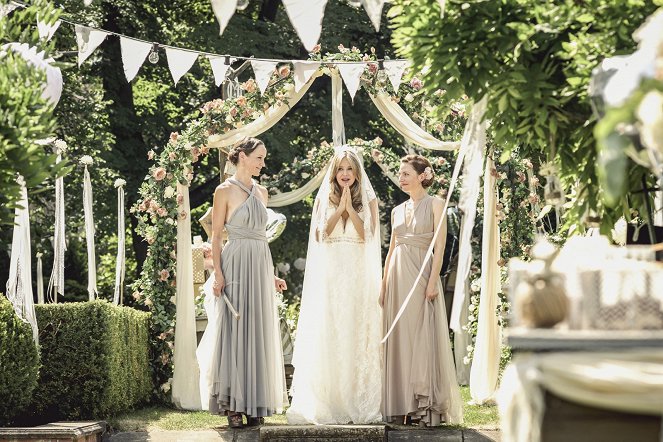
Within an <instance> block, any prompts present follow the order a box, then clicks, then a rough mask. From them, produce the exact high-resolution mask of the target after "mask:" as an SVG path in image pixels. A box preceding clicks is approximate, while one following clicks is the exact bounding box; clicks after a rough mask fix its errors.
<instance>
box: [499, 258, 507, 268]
mask: <svg viewBox="0 0 663 442" xmlns="http://www.w3.org/2000/svg"><path fill="white" fill-rule="evenodd" d="M497 265H498V266H500V267H504V266H505V265H506V259H504V258H500V259H499V260H498V261H497Z"/></svg>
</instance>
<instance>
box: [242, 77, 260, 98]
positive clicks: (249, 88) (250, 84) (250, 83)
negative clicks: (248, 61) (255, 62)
mask: <svg viewBox="0 0 663 442" xmlns="http://www.w3.org/2000/svg"><path fill="white" fill-rule="evenodd" d="M242 89H244V90H245V91H246V92H248V93H249V94H251V93H253V92H255V91H256V89H257V85H256V82H255V80H254V79H253V78H250V79H249V80H247V81H245V82H244V83H242Z"/></svg>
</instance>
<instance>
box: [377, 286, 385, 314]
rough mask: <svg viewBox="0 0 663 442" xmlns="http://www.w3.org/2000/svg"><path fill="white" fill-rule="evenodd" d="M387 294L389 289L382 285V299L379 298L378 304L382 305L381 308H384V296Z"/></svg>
mask: <svg viewBox="0 0 663 442" xmlns="http://www.w3.org/2000/svg"><path fill="white" fill-rule="evenodd" d="M386 292H387V288H386V287H385V286H384V284H382V286H381V287H380V297H379V298H378V304H380V307H382V308H384V295H385V293H386Z"/></svg>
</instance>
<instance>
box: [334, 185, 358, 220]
mask: <svg viewBox="0 0 663 442" xmlns="http://www.w3.org/2000/svg"><path fill="white" fill-rule="evenodd" d="M337 210H338V212H339V213H340V214H343V213H344V212H348V214H350V213H352V212H353V211H354V207H352V195H351V193H350V187H348V186H344V187H343V190H342V191H341V200H340V201H339V203H338V209H337Z"/></svg>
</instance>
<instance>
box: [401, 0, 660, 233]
mask: <svg viewBox="0 0 663 442" xmlns="http://www.w3.org/2000/svg"><path fill="white" fill-rule="evenodd" d="M653 10H654V6H653V5H652V4H650V3H649V2H646V1H644V0H629V1H624V2H613V1H606V0H590V1H584V2H575V1H563V2H559V1H553V0H546V1H538V0H504V1H492V2H486V1H478V0H477V1H459V0H449V1H447V2H446V9H445V11H444V15H443V16H442V15H441V11H440V8H439V3H438V2H437V1H436V0H397V1H395V2H394V5H393V7H392V9H391V10H390V11H389V15H390V16H391V17H392V25H393V27H394V33H393V43H394V45H395V46H396V47H397V49H398V51H399V53H400V54H401V55H403V56H405V57H407V58H409V59H411V60H412V61H413V64H414V68H415V69H417V70H421V69H424V68H425V69H429V72H428V75H427V76H426V86H425V87H426V88H427V89H428V90H429V91H433V90H435V89H436V88H439V87H443V88H444V89H446V90H447V94H446V97H448V98H454V97H459V96H461V95H462V94H467V95H468V96H469V97H470V98H471V99H472V100H474V101H477V100H479V99H480V98H481V97H482V96H484V95H486V94H487V95H488V109H487V114H486V115H487V118H490V120H491V132H492V136H493V137H494V140H495V143H496V145H497V146H499V147H500V148H501V149H502V150H503V152H504V156H503V159H505V158H508V156H509V153H510V152H511V151H512V150H513V149H515V148H516V147H520V154H521V155H523V156H525V157H537V156H538V154H544V155H547V156H548V160H549V161H553V162H554V163H555V164H556V165H557V166H558V167H559V168H560V175H561V178H562V180H563V183H564V185H565V187H566V188H567V191H568V190H571V192H570V193H571V195H572V200H571V201H570V202H569V205H568V206H569V207H568V210H567V211H566V213H565V221H566V228H567V229H569V230H570V231H571V232H573V231H577V230H583V229H584V226H583V225H582V219H583V216H584V214H585V213H586V212H587V211H588V210H590V209H592V210H596V211H597V212H599V213H600V214H601V215H602V217H603V218H602V224H603V226H604V228H609V227H612V225H613V224H614V221H615V220H616V218H617V217H618V216H619V215H620V214H621V212H622V211H623V206H622V205H621V204H619V202H622V201H624V202H625V194H626V192H629V191H632V190H634V187H633V183H632V182H631V181H629V180H621V181H620V179H613V181H611V182H610V183H609V184H608V185H609V186H612V187H613V188H614V187H616V188H618V189H619V192H618V194H617V195H618V198H617V199H616V200H615V199H611V198H608V199H606V200H602V198H603V197H604V196H605V195H604V190H605V188H604V187H603V186H602V185H601V183H600V181H599V177H598V174H599V173H600V169H601V168H602V167H603V166H605V165H606V164H611V172H614V171H617V172H620V173H621V176H622V177H625V176H627V175H625V174H624V173H623V172H621V171H628V172H629V173H634V174H636V175H637V176H638V177H641V176H642V175H643V173H645V171H644V169H643V168H641V167H637V166H635V164H634V163H633V162H632V161H628V162H627V163H610V162H609V161H607V160H606V159H603V160H599V159H598V158H597V151H596V148H595V141H594V138H593V134H592V124H593V117H592V112H591V108H590V103H589V98H588V96H587V85H588V82H589V78H590V75H591V71H592V69H593V68H594V67H595V66H596V65H597V64H598V63H599V62H600V61H601V60H602V59H603V58H605V57H609V56H612V55H615V54H621V53H625V52H631V51H632V50H633V48H634V43H633V41H632V39H631V33H632V32H633V31H634V30H635V29H636V28H637V27H638V26H639V25H640V24H641V23H642V21H643V20H644V18H645V17H646V16H647V15H649V14H650V13H651V12H652V11H653ZM606 154H607V155H608V156H610V152H609V151H608V152H606ZM601 161H602V162H601ZM634 181H636V182H638V181H639V180H638V179H636V180H634ZM576 186H578V187H577V189H576V188H575V187H576ZM639 187H640V184H639V183H638V184H637V186H636V188H639ZM572 188H573V189H572Z"/></svg>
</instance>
